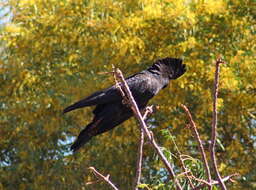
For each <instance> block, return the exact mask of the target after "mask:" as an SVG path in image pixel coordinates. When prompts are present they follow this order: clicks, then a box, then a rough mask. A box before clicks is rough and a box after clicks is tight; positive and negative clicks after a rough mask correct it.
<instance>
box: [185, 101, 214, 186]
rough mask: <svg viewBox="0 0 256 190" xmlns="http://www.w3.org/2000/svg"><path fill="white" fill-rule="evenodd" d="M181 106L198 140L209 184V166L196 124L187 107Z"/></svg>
mask: <svg viewBox="0 0 256 190" xmlns="http://www.w3.org/2000/svg"><path fill="white" fill-rule="evenodd" d="M181 107H182V108H183V109H184V111H185V112H186V114H187V116H188V118H189V123H190V125H191V129H192V131H193V133H194V134H195V137H196V140H197V142H198V146H199V149H200V152H201V156H202V158H203V162H204V167H205V170H206V174H207V178H208V183H209V184H210V183H211V173H210V168H209V164H208V161H207V158H206V154H205V151H204V147H203V144H202V141H201V139H200V136H199V133H198V131H197V128H196V124H195V122H194V121H193V118H192V116H191V113H190V111H189V109H188V108H187V107H186V106H185V105H181ZM209 189H211V186H209Z"/></svg>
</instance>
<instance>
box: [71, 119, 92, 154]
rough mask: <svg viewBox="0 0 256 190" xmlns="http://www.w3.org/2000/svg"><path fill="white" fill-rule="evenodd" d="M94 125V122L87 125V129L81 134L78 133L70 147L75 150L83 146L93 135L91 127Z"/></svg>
mask: <svg viewBox="0 0 256 190" xmlns="http://www.w3.org/2000/svg"><path fill="white" fill-rule="evenodd" d="M91 126H92V123H90V124H89V125H87V126H86V128H85V129H83V130H82V131H81V132H80V134H79V135H78V137H77V139H76V141H75V142H74V143H73V144H72V146H71V147H70V149H71V150H72V151H73V152H75V151H77V150H78V149H79V148H81V147H82V146H83V145H84V144H85V143H87V142H88V141H89V140H90V139H91V138H92V137H93V135H92V134H90V128H91Z"/></svg>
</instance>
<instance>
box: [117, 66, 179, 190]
mask: <svg viewBox="0 0 256 190" xmlns="http://www.w3.org/2000/svg"><path fill="white" fill-rule="evenodd" d="M116 77H117V78H118V79H120V81H121V83H122V86H121V90H124V92H125V94H126V95H127V98H128V100H129V103H130V104H131V109H132V111H133V112H134V115H135V117H136V118H137V119H138V121H139V124H140V127H141V128H143V131H144V133H145V134H146V136H147V138H148V139H149V141H150V143H151V145H152V146H153V147H154V149H155V150H156V152H157V154H158V155H159V157H160V158H161V160H162V161H163V163H164V165H165V167H166V169H167V170H168V172H169V174H170V175H171V177H172V178H173V179H174V181H175V183H176V185H177V188H178V189H179V190H182V187H181V185H180V183H179V181H178V179H176V176H175V173H174V171H173V169H172V167H171V165H170V163H169V162H168V160H167V158H166V157H165V156H164V154H163V152H162V151H161V149H160V147H159V146H158V145H157V143H156V142H155V139H154V138H153V136H152V135H151V134H150V132H149V130H148V128H147V125H146V123H145V121H144V120H143V118H142V115H141V113H140V111H139V108H138V106H137V104H136V102H135V100H134V98H133V96H132V93H131V91H130V89H129V87H128V85H127V83H126V81H125V79H124V77H123V74H122V72H121V71H120V70H119V69H117V70H116Z"/></svg>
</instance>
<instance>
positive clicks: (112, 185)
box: [89, 167, 118, 190]
mask: <svg viewBox="0 0 256 190" xmlns="http://www.w3.org/2000/svg"><path fill="white" fill-rule="evenodd" d="M89 169H90V170H92V171H93V173H94V175H95V176H96V177H97V178H99V179H101V180H103V181H105V182H107V183H108V184H109V185H110V186H111V187H112V188H113V189H114V190H118V188H117V187H116V186H115V185H114V184H113V183H112V182H111V181H110V180H109V175H107V176H106V177H105V176H104V175H102V174H101V173H100V172H98V171H97V170H96V169H95V168H94V167H89Z"/></svg>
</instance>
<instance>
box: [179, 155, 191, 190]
mask: <svg viewBox="0 0 256 190" xmlns="http://www.w3.org/2000/svg"><path fill="white" fill-rule="evenodd" d="M179 154H180V153H179ZM179 157H180V161H181V166H182V169H183V170H184V172H185V176H186V178H187V179H188V182H189V185H190V186H191V187H192V188H194V185H193V183H192V181H191V179H190V178H189V175H188V173H191V174H192V172H191V171H190V170H188V169H187V168H186V166H185V163H184V160H183V159H182V155H181V154H180V155H179ZM192 175H193V174H192Z"/></svg>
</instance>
